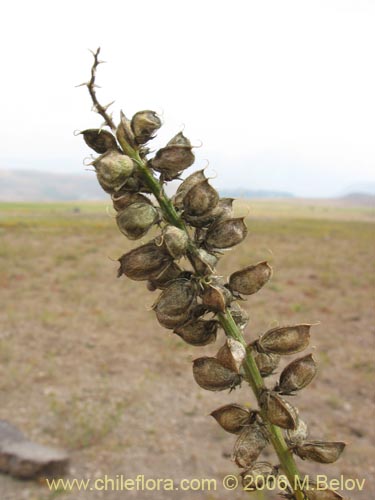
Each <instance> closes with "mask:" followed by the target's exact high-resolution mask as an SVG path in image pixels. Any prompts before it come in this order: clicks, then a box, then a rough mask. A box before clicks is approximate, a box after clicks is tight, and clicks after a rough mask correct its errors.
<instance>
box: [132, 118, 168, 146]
mask: <svg viewBox="0 0 375 500" xmlns="http://www.w3.org/2000/svg"><path fill="white" fill-rule="evenodd" d="M130 126H131V128H132V131H133V133H134V137H135V142H136V143H137V144H145V143H146V142H148V141H150V140H151V139H153V138H154V137H155V135H154V134H155V132H156V131H157V130H159V128H160V127H161V120H160V118H159V117H158V115H157V114H156V113H155V111H150V110H148V109H147V110H144V111H138V113H136V114H135V115H134V116H133V118H132V120H131V124H130Z"/></svg>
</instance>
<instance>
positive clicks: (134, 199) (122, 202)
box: [112, 191, 152, 212]
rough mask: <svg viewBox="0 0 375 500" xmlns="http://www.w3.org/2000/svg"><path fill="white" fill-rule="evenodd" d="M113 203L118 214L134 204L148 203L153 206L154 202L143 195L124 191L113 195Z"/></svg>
mask: <svg viewBox="0 0 375 500" xmlns="http://www.w3.org/2000/svg"><path fill="white" fill-rule="evenodd" d="M112 202H113V208H114V209H115V210H116V211H117V212H121V210H124V209H125V208H127V207H128V206H129V205H132V204H133V203H147V204H148V205H152V201H151V200H150V199H149V198H147V197H146V196H143V194H140V193H131V192H122V191H119V192H118V193H114V194H112Z"/></svg>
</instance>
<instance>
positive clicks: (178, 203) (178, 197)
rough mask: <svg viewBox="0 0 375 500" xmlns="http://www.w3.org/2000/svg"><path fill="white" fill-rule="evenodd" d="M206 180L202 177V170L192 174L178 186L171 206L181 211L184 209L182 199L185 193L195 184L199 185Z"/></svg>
mask: <svg viewBox="0 0 375 500" xmlns="http://www.w3.org/2000/svg"><path fill="white" fill-rule="evenodd" d="M204 180H206V176H205V175H204V169H203V170H197V171H196V172H194V173H192V174H191V175H189V176H188V177H186V179H185V180H184V181H183V182H182V183H181V184H180V185H179V187H178V189H177V191H176V194H175V195H174V197H173V204H174V206H175V207H176V208H177V209H179V210H182V209H183V208H184V198H185V195H186V193H187V192H188V191H189V190H190V189H191V188H192V187H193V186H195V185H196V184H199V183H200V182H202V181H204Z"/></svg>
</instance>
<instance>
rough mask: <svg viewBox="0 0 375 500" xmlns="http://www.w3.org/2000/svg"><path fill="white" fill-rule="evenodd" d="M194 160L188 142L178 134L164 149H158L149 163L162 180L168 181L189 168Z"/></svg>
mask: <svg viewBox="0 0 375 500" xmlns="http://www.w3.org/2000/svg"><path fill="white" fill-rule="evenodd" d="M194 160H195V157H194V154H193V152H192V150H191V144H190V141H189V140H188V139H187V138H186V137H185V136H184V135H183V134H182V133H181V132H180V133H179V134H177V135H176V136H175V137H173V138H172V139H171V140H170V141H169V142H168V144H167V145H166V146H165V147H164V148H162V149H159V151H158V152H157V153H156V155H155V157H154V158H153V159H152V160H151V162H150V163H151V167H152V168H153V169H154V170H157V171H158V172H161V173H162V174H163V176H164V179H165V180H167V181H169V180H172V179H175V178H176V177H178V176H179V174H180V173H181V172H182V171H183V170H185V169H186V168H188V167H190V166H191V165H192V164H193V163H194Z"/></svg>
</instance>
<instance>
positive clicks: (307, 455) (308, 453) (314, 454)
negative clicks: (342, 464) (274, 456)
mask: <svg viewBox="0 0 375 500" xmlns="http://www.w3.org/2000/svg"><path fill="white" fill-rule="evenodd" d="M345 446H346V443H343V442H342V441H305V442H304V443H302V444H300V445H297V446H295V447H293V451H294V453H295V454H296V455H298V456H299V457H300V458H302V460H311V461H313V462H319V463H320V464H332V463H333V462H336V460H337V459H338V458H339V457H340V455H341V453H342V452H343V451H344V448H345Z"/></svg>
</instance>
